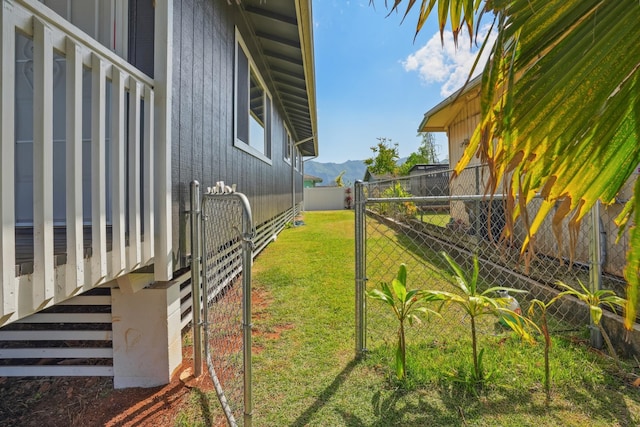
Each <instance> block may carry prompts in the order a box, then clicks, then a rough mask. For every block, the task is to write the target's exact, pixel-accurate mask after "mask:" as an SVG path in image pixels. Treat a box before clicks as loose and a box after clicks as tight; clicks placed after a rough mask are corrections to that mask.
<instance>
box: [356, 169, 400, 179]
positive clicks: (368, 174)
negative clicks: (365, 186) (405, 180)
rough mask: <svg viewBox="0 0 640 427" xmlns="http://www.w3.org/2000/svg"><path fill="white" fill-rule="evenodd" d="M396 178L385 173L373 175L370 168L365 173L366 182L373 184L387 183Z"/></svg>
mask: <svg viewBox="0 0 640 427" xmlns="http://www.w3.org/2000/svg"><path fill="white" fill-rule="evenodd" d="M393 178H395V176H394V175H392V174H389V173H385V174H375V173H371V171H370V170H369V168H367V170H366V171H365V172H364V179H363V181H364V182H373V181H385V180H390V179H393Z"/></svg>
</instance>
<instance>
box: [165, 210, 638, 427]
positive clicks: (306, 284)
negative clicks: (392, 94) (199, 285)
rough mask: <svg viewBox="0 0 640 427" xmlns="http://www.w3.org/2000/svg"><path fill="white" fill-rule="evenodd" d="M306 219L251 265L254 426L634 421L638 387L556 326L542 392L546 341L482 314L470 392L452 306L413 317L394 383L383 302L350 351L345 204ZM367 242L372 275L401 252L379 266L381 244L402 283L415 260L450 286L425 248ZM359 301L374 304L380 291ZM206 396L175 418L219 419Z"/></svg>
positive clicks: (349, 241) (350, 222) (381, 273)
mask: <svg viewBox="0 0 640 427" xmlns="http://www.w3.org/2000/svg"><path fill="white" fill-rule="evenodd" d="M304 222H305V225H303V226H300V227H292V228H288V229H286V230H284V231H283V232H282V233H281V234H280V235H279V237H278V239H277V241H275V242H274V243H272V244H270V245H269V246H268V247H267V248H266V250H265V251H264V252H263V253H262V254H260V256H259V257H258V258H257V259H256V260H255V263H254V267H253V288H254V307H253V312H254V316H253V331H254V333H253V342H254V353H253V385H254V387H253V401H254V411H253V414H254V415H253V425H254V426H259V427H261V426H354V427H359V426H379V427H383V426H385V427H386V426H431V425H434V426H445V425H446V426H557V425H563V426H583V425H589V426H631V425H638V424H640V390H638V388H634V387H632V386H631V385H629V384H628V383H627V382H625V381H624V380H622V379H620V377H619V376H617V375H616V374H615V366H614V365H613V364H612V362H611V361H610V360H609V359H608V358H606V357H603V356H602V355H601V354H600V353H598V352H595V351H591V350H589V349H587V347H586V346H585V344H584V339H583V338H584V337H581V336H574V337H570V338H565V337H554V347H553V348H552V350H551V351H552V353H551V367H552V377H553V379H552V388H553V400H552V401H551V402H550V403H547V402H546V401H545V393H544V387H543V386H542V383H543V372H544V371H543V370H544V367H543V357H542V352H543V346H542V345H538V346H531V345H528V344H523V343H522V342H520V341H519V340H518V339H516V338H515V337H513V336H512V335H511V334H510V333H509V332H506V331H504V330H498V329H495V328H496V326H495V321H494V320H493V319H489V318H486V319H485V320H484V321H483V325H482V327H483V328H484V329H483V330H484V331H485V333H484V334H483V335H482V336H481V338H480V348H484V349H485V365H486V366H487V369H488V370H489V371H491V372H493V375H492V376H491V377H490V379H489V381H488V382H487V385H486V387H485V389H484V390H483V391H482V392H481V393H479V394H478V393H477V392H475V391H474V390H471V389H469V388H468V387H466V385H465V383H464V381H460V378H464V376H465V375H467V374H468V373H469V371H470V370H471V367H472V365H471V348H470V344H469V343H470V337H469V332H468V322H467V319H464V318H463V317H462V316H461V315H460V314H459V312H455V311H453V312H445V313H443V314H444V319H443V320H440V319H433V320H432V321H430V322H425V324H424V326H423V327H422V328H417V327H412V328H410V332H411V333H410V334H408V336H407V340H408V341H407V342H408V348H407V365H408V375H407V378H406V380H404V381H402V382H400V381H398V380H396V379H395V375H394V372H393V369H392V366H391V361H392V359H393V346H394V344H395V340H396V336H395V335H394V333H395V330H396V326H397V325H396V324H395V323H391V321H393V318H389V319H391V320H388V319H387V317H385V315H383V314H382V313H383V312H382V311H380V313H381V314H380V315H379V316H378V317H375V316H373V314H372V315H371V316H370V318H369V324H370V325H371V330H372V332H371V336H370V337H369V339H368V346H369V351H368V353H367V356H366V357H365V358H364V359H356V358H355V338H354V337H355V326H354V318H355V314H354V294H355V292H354V229H353V227H354V218H353V212H352V211H335V212H307V213H305V215H304ZM376 239H378V237H376ZM368 246H370V247H371V249H372V250H375V251H379V252H380V254H379V255H378V256H376V255H375V254H371V256H370V258H368V261H367V262H368V266H369V268H370V270H371V271H370V272H371V274H372V276H371V277H386V276H387V272H390V273H389V277H388V279H389V280H390V279H391V278H392V277H393V276H394V275H395V273H396V272H397V267H398V264H397V261H398V259H395V258H392V259H394V261H393V262H392V263H390V264H391V265H384V262H383V260H384V259H385V256H382V255H389V254H392V253H396V252H398V253H400V252H402V253H404V254H405V258H404V259H403V261H404V262H405V263H406V264H407V266H408V269H409V283H408V286H409V287H415V286H414V283H411V278H412V276H411V274H412V272H414V274H416V273H417V271H418V269H419V268H421V267H424V271H422V272H421V276H420V277H421V278H420V280H423V281H424V282H425V283H426V285H428V286H429V287H442V288H447V289H448V290H452V289H453V288H452V287H448V286H449V285H448V284H447V283H446V281H447V279H448V278H449V276H448V274H446V273H443V271H442V270H440V269H439V267H441V266H442V265H438V264H435V265H431V264H429V262H428V261H426V260H425V258H427V257H428V256H430V255H433V254H427V255H425V254H424V253H422V252H420V251H418V250H417V249H419V248H417V247H415V243H413V242H410V241H409V242H408V241H406V240H403V238H400V237H398V236H390V237H389V238H386V239H383V238H379V241H377V242H375V241H373V242H368ZM368 274H369V271H368ZM377 280H378V279H377V278H376V279H372V280H371V281H370V283H369V286H370V287H371V286H377V283H376V282H377ZM426 285H425V286H426ZM367 303H368V304H369V305H370V306H369V307H370V309H371V310H370V311H371V312H372V313H377V311H376V310H375V309H376V305H375V304H376V303H377V302H375V301H370V302H369V301H368V302H367ZM379 308H380V310H383V309H385V307H383V306H382V304H380V306H379ZM389 314H390V313H389ZM374 334H375V336H374ZM627 368H629V369H632V368H630V367H629V366H627ZM637 368H638V367H637V366H636V367H635V369H637ZM215 400H216V399H215V397H214V396H209V395H207V396H204V395H201V394H197V393H196V394H194V395H193V396H192V399H191V404H190V405H191V406H193V410H190V409H188V408H187V409H185V411H184V413H183V414H182V415H181V417H180V418H179V420H178V421H177V422H176V425H203V424H206V423H207V420H211V419H212V418H217V411H219V409H218V407H217V403H216V402H215ZM207 402H209V405H210V406H207ZM203 407H208V408H210V409H209V412H207V413H206V414H204V415H205V416H202V415H200V416H194V415H193V414H194V413H196V414H197V413H201V412H202V411H203ZM205 412H206V411H205Z"/></svg>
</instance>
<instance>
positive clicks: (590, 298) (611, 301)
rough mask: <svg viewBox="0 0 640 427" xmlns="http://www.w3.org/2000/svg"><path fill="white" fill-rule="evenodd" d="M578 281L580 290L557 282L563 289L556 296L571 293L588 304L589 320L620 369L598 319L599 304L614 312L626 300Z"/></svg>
mask: <svg viewBox="0 0 640 427" xmlns="http://www.w3.org/2000/svg"><path fill="white" fill-rule="evenodd" d="M578 283H580V287H581V288H582V292H580V291H579V290H577V289H573V288H572V287H571V286H569V285H567V284H565V283H562V282H558V286H561V287H562V288H564V289H565V290H564V291H562V292H560V294H559V295H558V297H562V296H565V295H571V296H574V297H576V298H578V299H579V300H580V301H582V302H583V303H585V304H587V305H588V306H589V311H590V313H591V320H592V321H593V324H594V325H595V326H596V327H597V328H598V330H599V331H600V333H601V334H602V338H604V341H605V342H606V343H607V348H608V349H609V353H610V354H611V357H612V358H613V360H614V361H615V363H616V366H617V367H618V370H620V369H621V367H620V360H619V359H618V356H617V355H616V352H615V350H614V349H613V344H611V340H610V339H609V335H607V332H606V331H605V330H604V328H603V327H602V323H600V320H602V307H601V305H604V306H607V307H609V308H610V309H611V311H613V312H615V311H616V308H615V306H618V307H624V306H625V304H626V303H627V301H626V300H625V299H624V298H620V297H619V296H617V295H616V294H615V292H613V291H612V290H610V289H598V290H597V291H593V292H592V291H590V290H589V289H587V287H586V286H584V284H583V283H582V282H581V281H579V280H578Z"/></svg>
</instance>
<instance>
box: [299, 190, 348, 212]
mask: <svg viewBox="0 0 640 427" xmlns="http://www.w3.org/2000/svg"><path fill="white" fill-rule="evenodd" d="M351 197H352V190H351V188H350V187H310V188H305V189H304V210H305V211H336V210H340V209H350V208H351V205H352V204H353V203H352V201H351Z"/></svg>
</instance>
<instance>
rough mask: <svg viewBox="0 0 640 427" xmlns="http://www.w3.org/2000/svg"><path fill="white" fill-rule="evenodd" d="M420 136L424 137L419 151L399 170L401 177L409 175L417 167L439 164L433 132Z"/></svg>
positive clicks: (410, 156) (411, 155) (410, 155)
mask: <svg viewBox="0 0 640 427" xmlns="http://www.w3.org/2000/svg"><path fill="white" fill-rule="evenodd" d="M419 135H420V136H422V142H421V143H420V146H419V147H418V151H416V152H414V153H411V154H409V157H408V158H407V160H406V161H405V162H404V163H403V164H402V165H401V166H400V167H399V168H398V174H399V175H401V176H404V175H409V171H410V170H411V168H412V167H414V166H415V165H419V164H432V163H438V155H437V154H436V138H435V137H434V136H433V134H432V133H431V132H421V133H420V134H419Z"/></svg>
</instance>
